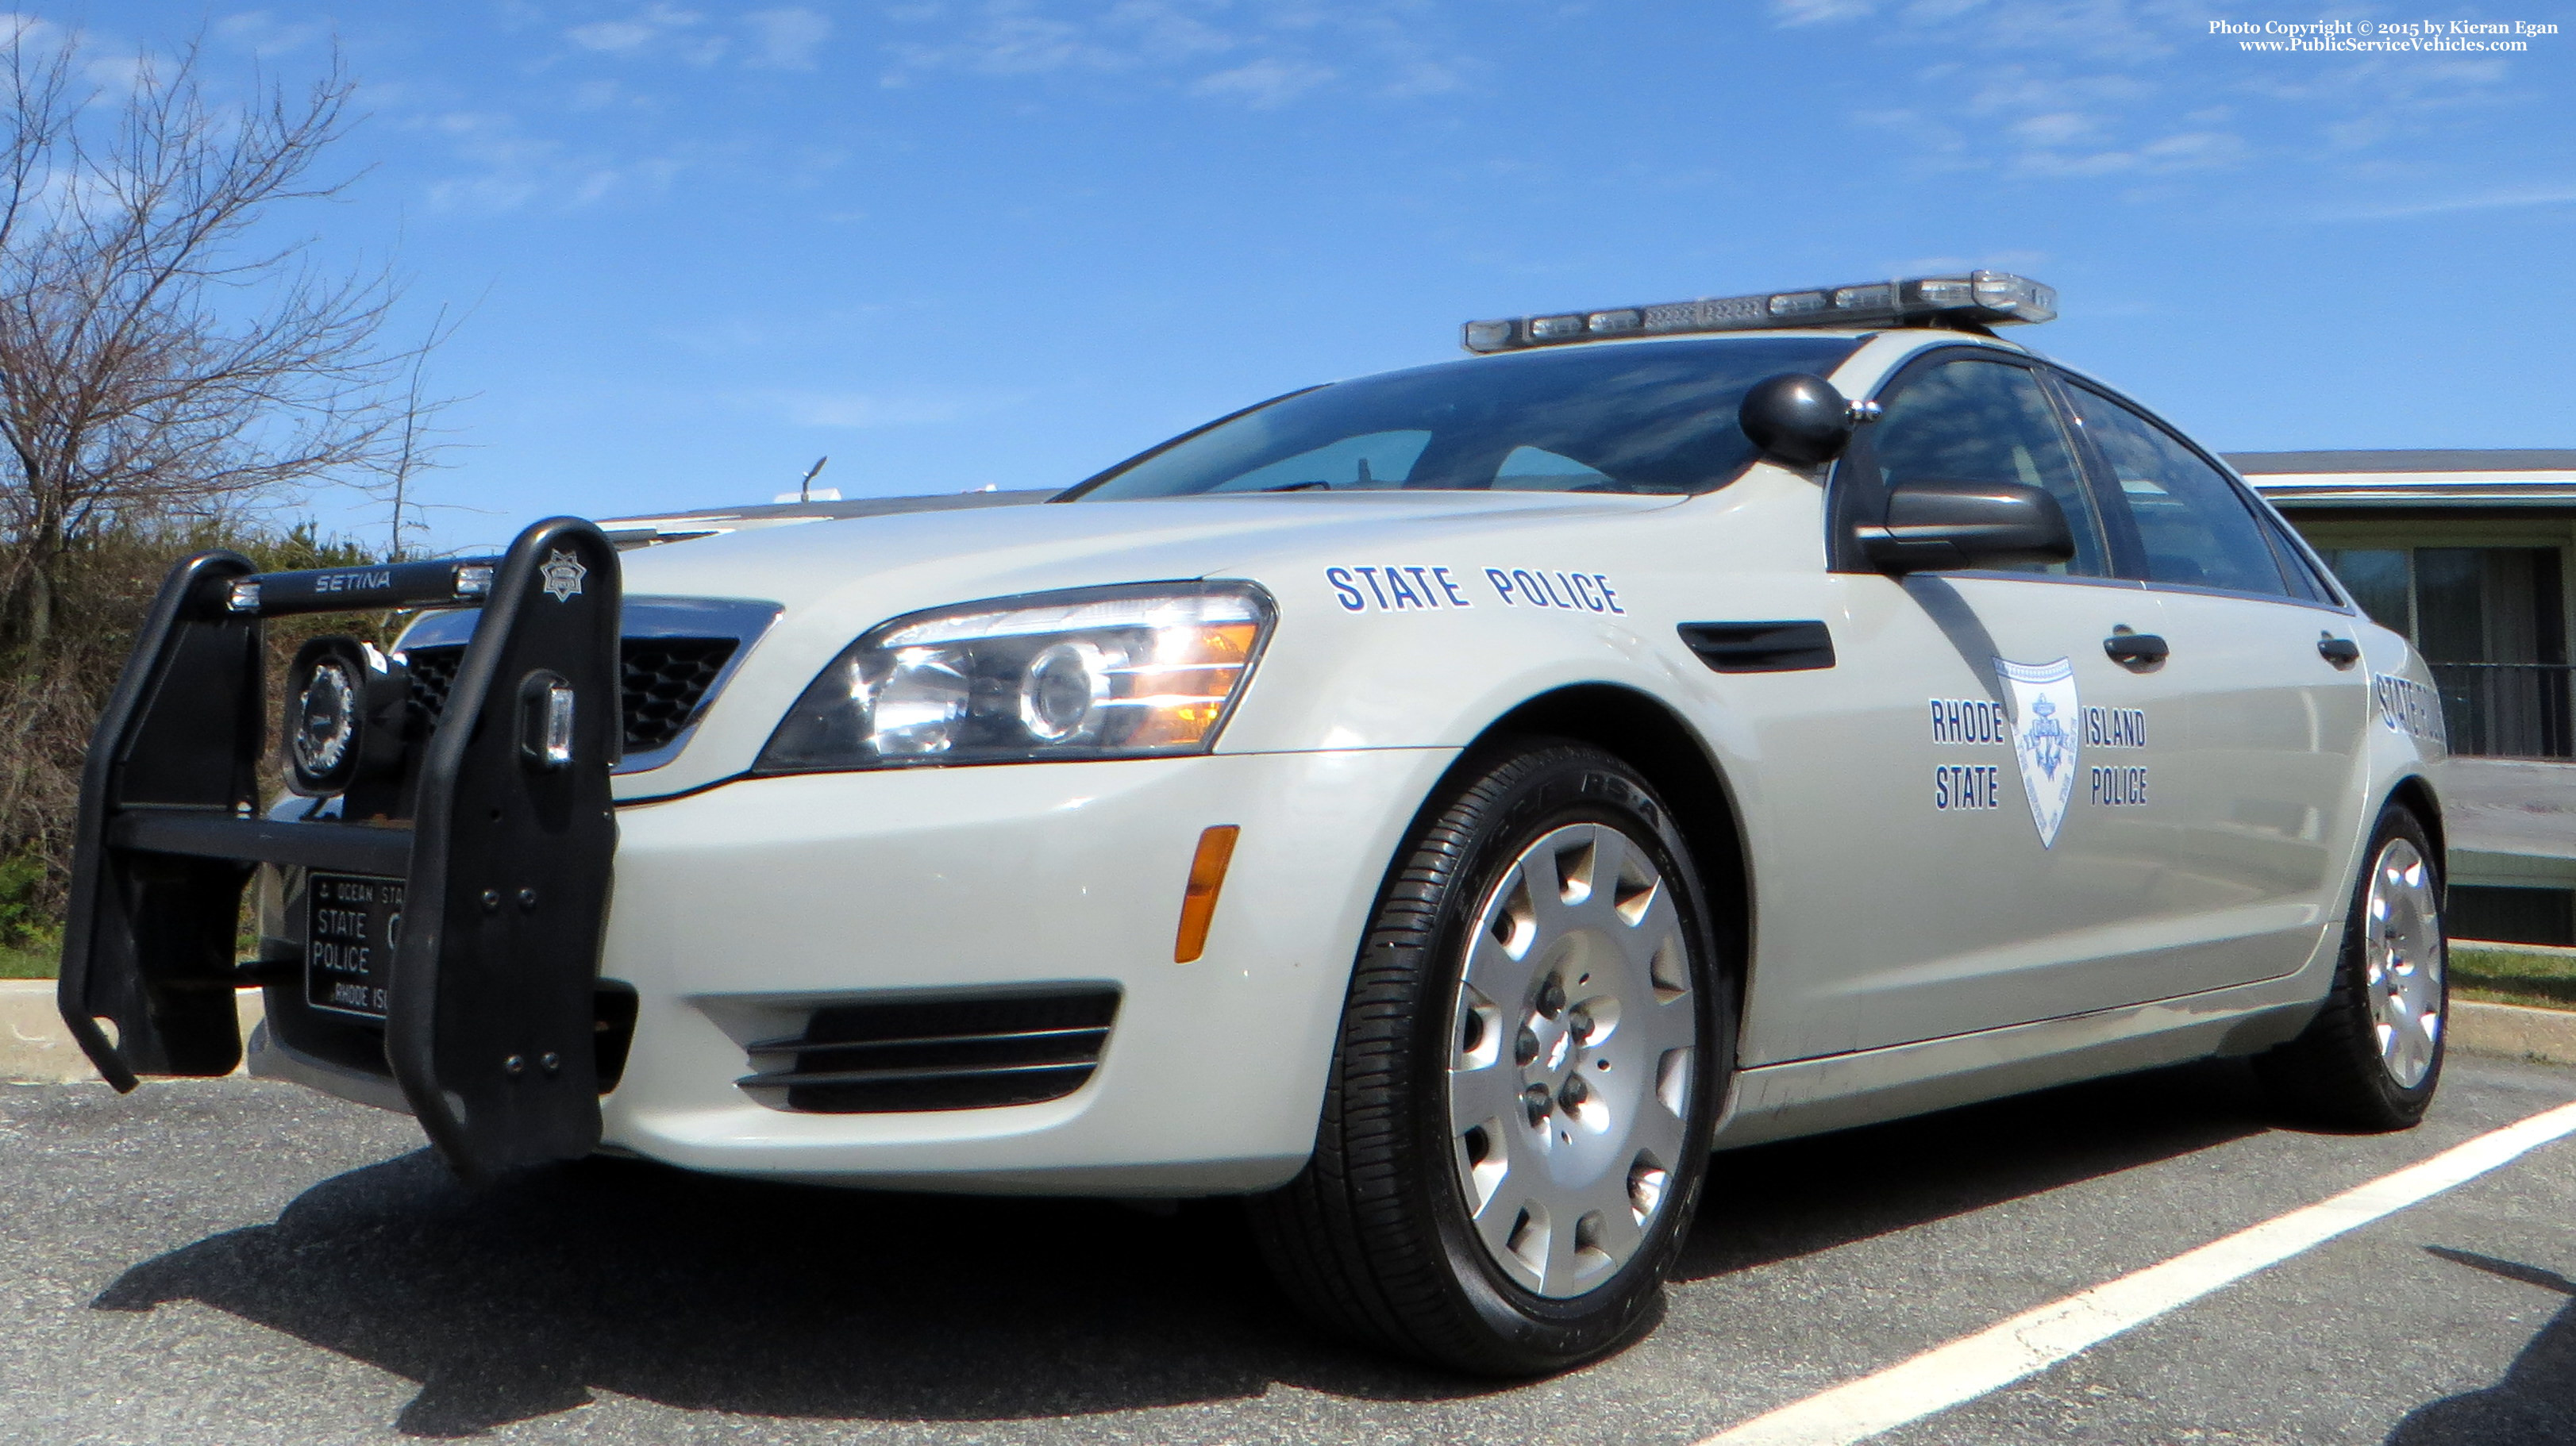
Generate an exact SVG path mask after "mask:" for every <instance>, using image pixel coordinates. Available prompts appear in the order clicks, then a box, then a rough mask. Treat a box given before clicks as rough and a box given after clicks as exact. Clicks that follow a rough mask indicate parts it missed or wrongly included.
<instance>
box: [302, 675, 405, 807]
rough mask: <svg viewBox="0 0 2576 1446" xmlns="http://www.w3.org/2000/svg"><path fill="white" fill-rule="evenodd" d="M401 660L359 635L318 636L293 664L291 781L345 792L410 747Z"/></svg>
mask: <svg viewBox="0 0 2576 1446" xmlns="http://www.w3.org/2000/svg"><path fill="white" fill-rule="evenodd" d="M409 687H410V684H409V680H408V679H406V678H405V677H403V676H402V670H401V667H400V665H399V664H397V663H394V662H393V661H392V660H390V659H388V658H386V657H385V655H384V654H382V653H379V652H377V651H376V650H375V649H373V648H370V647H368V646H367V645H366V644H364V643H362V642H359V641H358V640H357V639H356V638H349V637H327V638H315V639H313V640H312V641H310V642H308V643H306V644H305V645H304V646H303V647H301V648H298V649H296V650H295V661H294V662H293V663H292V664H291V665H289V666H288V668H287V670H286V786H287V787H289V788H291V789H293V790H295V791H296V792H297V793H300V794H303V795H305V796H306V797H308V798H327V797H329V796H331V795H332V794H336V793H345V792H347V791H348V789H349V785H350V784H352V783H355V782H356V781H357V780H358V779H359V778H360V777H362V776H364V775H365V774H367V773H369V772H370V771H378V770H381V769H382V768H383V767H384V766H385V764H386V763H387V762H388V761H389V760H390V761H393V762H397V763H398V762H399V761H400V758H401V753H402V722H403V719H402V712H401V706H400V705H401V703H402V700H403V697H404V695H405V694H406V693H408V691H409Z"/></svg>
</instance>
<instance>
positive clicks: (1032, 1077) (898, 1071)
mask: <svg viewBox="0 0 2576 1446" xmlns="http://www.w3.org/2000/svg"><path fill="white" fill-rule="evenodd" d="M1117 1014H1118V991H1116V990H1114V989H1085V990H1071V991H1064V990H1060V991H1056V992H1052V993H1047V994H1024V995H1019V996H1016V997H1010V998H1000V999H995V998H981V999H938V1000H916V1001H906V1002H903V1003H887V1004H834V1005H829V1006H826V1007H824V1008H822V1009H817V1010H815V1011H814V1014H813V1017H812V1018H810V1019H808V1020H807V1021H806V1023H805V1032H804V1033H803V1034H800V1035H797V1036H795V1037H793V1038H788V1039H767V1040H762V1041H760V1042H759V1043H757V1044H754V1045H751V1046H750V1047H749V1049H748V1050H747V1051H746V1052H747V1053H748V1054H749V1055H750V1056H751V1064H752V1068H753V1069H755V1070H758V1071H760V1072H759V1073H757V1074H753V1075H749V1076H746V1077H744V1078H742V1079H739V1080H736V1081H734V1083H736V1084H738V1085H740V1086H741V1087H742V1088H743V1089H745V1090H748V1091H750V1092H751V1094H752V1097H753V1098H755V1099H758V1100H760V1101H761V1102H762V1103H764V1104H769V1105H782V1104H783V1105H784V1106H785V1108H787V1109H791V1110H801V1111H805V1112H807V1113H811V1114H825V1115H877V1114H897V1113H906V1112H911V1111H917V1110H980V1109H991V1108H993V1107H995V1106H999V1105H1026V1104H1035V1103H1037V1102H1038V1101H1040V1100H1053V1099H1062V1098H1063V1097H1064V1096H1066V1095H1069V1094H1071V1093H1073V1092H1074V1091H1075V1090H1078V1089H1080V1088H1082V1084H1083V1081H1085V1080H1087V1079H1089V1078H1091V1072H1092V1070H1093V1069H1095V1068H1097V1067H1098V1065H1099V1063H1100V1050H1101V1046H1102V1045H1104V1044H1106V1043H1107V1042H1108V1039H1109V1025H1110V1021H1111V1020H1113V1019H1115V1018H1116V1017H1117ZM782 1097H783V1098H782Z"/></svg>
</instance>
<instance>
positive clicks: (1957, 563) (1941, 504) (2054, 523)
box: [1857, 477, 2075, 574]
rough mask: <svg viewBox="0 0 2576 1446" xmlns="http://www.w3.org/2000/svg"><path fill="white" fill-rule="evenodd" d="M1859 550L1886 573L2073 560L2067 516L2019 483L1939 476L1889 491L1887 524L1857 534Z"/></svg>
mask: <svg viewBox="0 0 2576 1446" xmlns="http://www.w3.org/2000/svg"><path fill="white" fill-rule="evenodd" d="M1857 531H1858V533H1859V537H1860V545H1861V551H1862V552H1864V553H1865V554H1867V555H1868V557H1869V560H1870V561H1871V562H1873V563H1876V564H1877V565H1878V567H1879V569H1880V570H1881V571H1883V572H1889V573H1898V574H1902V573H1909V572H1938V571H1941V570H1943V569H1947V568H1956V567H1993V566H1999V565H2011V564H2016V563H2032V562H2039V563H2048V562H2064V561H2066V560H2067V559H2069V558H2071V557H2073V556H2075V533H2074V531H2073V530H2072V529H2070V528H2069V527H2068V526H2067V525H2066V511H2065V509H2064V508H2061V507H2059V506H2058V505H2057V499H2056V498H2055V497H2052V496H2050V495H2049V494H2048V493H2047V491H2046V490H2044V489H2042V488H2038V487H2033V486H2030V485H2029V484H2027V483H2022V482H1969V481H1962V480H1960V479H1957V478H1951V477H1939V478H1930V479H1925V480H1921V481H1906V482H1899V483H1897V484H1896V485H1895V486H1893V487H1891V488H1889V489H1888V493H1887V521H1886V523H1885V524H1884V525H1881V526H1868V525H1864V526H1862V527H1860V528H1859V529H1857Z"/></svg>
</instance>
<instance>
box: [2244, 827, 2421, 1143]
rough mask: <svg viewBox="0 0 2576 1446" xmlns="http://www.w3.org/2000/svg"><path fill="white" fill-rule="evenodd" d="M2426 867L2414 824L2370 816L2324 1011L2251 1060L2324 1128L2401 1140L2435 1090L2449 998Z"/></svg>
mask: <svg viewBox="0 0 2576 1446" xmlns="http://www.w3.org/2000/svg"><path fill="white" fill-rule="evenodd" d="M2435 857H2436V856H2435V854H2434V851H2433V844H2432V840H2431V838H2430V837H2429V836H2427V834H2426V833H2425V830H2424V825H2423V824H2422V823H2421V822H2420V821H2418V820H2417V819H2416V817H2415V815H2414V814H2412V813H2409V812H2407V811H2406V810H2405V809H2404V808H2401V807H2397V806H2394V805H2392V806H2390V808H2389V809H2388V811H2387V812H2386V813H2384V814H2382V815H2381V816H2380V820H2379V827H2378V828H2377V829H2376V830H2374V831H2373V832H2372V834H2371V840H2370V849H2369V852H2368V853H2367V854H2365V855H2364V858H2365V859H2366V861H2367V864H2366V867H2365V868H2364V870H2363V872H2362V876H2361V878H2360V879H2359V880H2358V881H2357V882H2356V883H2355V885H2354V888H2353V900H2352V911H2351V915H2350V917H2349V919H2348V921H2347V922H2346V924H2345V926H2344V941H2343V957H2342V959H2341V960H2340V961H2339V963H2338V965H2337V967H2336V970H2335V979H2334V986H2333V988H2332V989H2331V990H2330V991H2329V992H2328V993H2327V995H2326V1002H2325V1006H2324V1008H2322V1009H2320V1010H2319V1011H2318V1013H2317V1017H2316V1019H2315V1020H2314V1021H2313V1022H2311V1023H2310V1024H2309V1025H2308V1027H2307V1030H2306V1032H2304V1033H2302V1034H2301V1035H2300V1036H2299V1037H2298V1038H2297V1039H2294V1040H2292V1041H2290V1042H2289V1043H2288V1044H2285V1045H2282V1046H2280V1047H2279V1048H2276V1049H2274V1050H2272V1051H2271V1052H2269V1053H2267V1054H2264V1055H2262V1056H2260V1057H2258V1058H2257V1059H2256V1060H2255V1067H2256V1069H2257V1070H2258V1071H2259V1072H2260V1073H2261V1074H2262V1077H2263V1080H2264V1082H2265V1083H2266V1084H2267V1085H2269V1086H2270V1087H2271V1088H2272V1090H2273V1091H2274V1092H2275V1093H2276V1094H2278V1095H2279V1096H2281V1097H2282V1099H2283V1100H2284V1101H2285V1102H2286V1103H2288V1104H2290V1105H2292V1106H2293V1107H2294V1108H2296V1109H2298V1110H2300V1111H2302V1112H2303V1113H2306V1114H2308V1115H2310V1116H2312V1117H2314V1118H2316V1119H2318V1120H2320V1121H2322V1122H2324V1123H2328V1124H2333V1125H2339V1126H2343V1127H2346V1128H2351V1129H2362V1130H2402V1129H2407V1128H2410V1127H2412V1126H2413V1125H2414V1124H2415V1123H2416V1122H2417V1121H2419V1120H2421V1119H2423V1118H2424V1111H2425V1109H2426V1107H2428V1106H2430V1105H2431V1104H2432V1102H2433V1091H2434V1089H2435V1087H2436V1086H2438V1085H2439V1084H2440V1083H2441V1078H2442V1055H2443V1046H2444V1037H2443V1036H2444V1033H2445V1025H2446V1024H2447V1023H2448V1022H2449V1018H2450V987H2449V979H2448V971H2447V969H2446V968H2445V964H2446V962H2447V961H2446V958H2445V954H2444V942H2443V935H2442V878H2441V870H2440V866H2439V865H2438V864H2437V863H2436V862H2435Z"/></svg>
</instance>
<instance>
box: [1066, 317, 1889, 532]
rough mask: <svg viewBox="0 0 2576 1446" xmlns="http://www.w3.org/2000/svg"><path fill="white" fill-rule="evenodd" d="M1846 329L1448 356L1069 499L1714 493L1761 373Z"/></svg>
mask: <svg viewBox="0 0 2576 1446" xmlns="http://www.w3.org/2000/svg"><path fill="white" fill-rule="evenodd" d="M1859 345H1860V341H1859V339H1858V338H1853V337H1838V336H1793V337H1714V338H1710V339H1708V340H1705V341H1668V342H1657V343H1654V344H1652V345H1645V346H1607V347H1569V348H1567V349H1565V350H1563V351H1552V352H1530V353H1524V354H1521V355H1517V356H1508V357H1493V358H1483V359H1479V360H1475V361H1455V362H1443V363H1441V364H1439V365H1437V366H1427V367H1416V368H1414V369H1413V370H1411V371H1401V372H1388V373H1385V374H1384V375H1381V376H1373V377H1362V378H1360V379H1359V380H1357V381H1348V382H1335V383H1333V384H1332V385H1330V386H1323V387H1315V388H1313V389H1311V390H1308V391H1302V392H1294V393H1291V394H1290V395H1288V396H1285V397H1281V398H1280V399H1278V400H1277V401H1274V402H1269V403H1266V404H1264V405H1262V406H1259V407H1255V408H1253V409H1252V410H1250V411H1248V412H1243V413H1240V414H1238V415H1236V416H1233V417H1230V418H1227V419H1226V420H1224V421H1221V422H1217V423H1215V424H1213V425H1211V426H1209V427H1207V428H1205V429H1203V430H1201V431H1198V432H1194V433H1190V434H1188V435H1186V436H1183V437H1180V438H1178V439H1177V440H1174V441H1171V442H1166V443H1164V444H1163V445H1162V446H1161V447H1158V448H1156V449H1155V450H1153V451H1151V452H1147V453H1146V454H1144V455H1143V456H1141V457H1137V458H1135V459H1133V460H1130V461H1127V462H1124V463H1121V464H1119V465H1118V466H1116V467H1114V468H1111V469H1110V470H1109V471H1107V472H1104V473H1102V474H1101V475H1100V476H1098V477H1095V478H1093V479H1092V480H1091V481H1089V482H1086V483H1084V484H1082V485H1081V486H1080V487H1077V488H1075V489H1073V490H1072V491H1071V492H1068V493H1067V494H1065V495H1064V496H1063V497H1062V498H1059V499H1058V500H1059V501H1067V502H1070V501H1075V500H1081V501H1086V502H1100V501H1109V500H1112V499H1124V498H1132V497H1186V496H1194V495H1198V494H1202V493H1213V492H1308V491H1314V492H1321V491H1335V492H1346V491H1372V490H1389V489H1395V488H1406V489H1416V490H1419V489H1443V490H1449V491H1477V492H1482V491H1493V490H1498V489H1499V490H1507V491H1515V492H1643V493H1658V494H1678V493H1688V492H1706V491H1708V490H1710V489H1711V488H1715V487H1722V486H1724V485H1725V484H1726V483H1728V482H1730V481H1733V480H1734V478H1735V475H1736V474H1737V473H1738V472H1741V471H1742V470H1744V465H1745V464H1746V463H1747V462H1750V461H1751V460H1753V454H1754V447H1753V444H1752V443H1751V442H1749V441H1747V440H1746V439H1745V436H1744V432H1743V429H1742V428H1740V427H1738V426H1737V425H1736V421H1735V410H1736V407H1737V406H1738V404H1740V403H1741V402H1742V401H1743V400H1744V393H1745V392H1746V391H1747V390H1748V389H1749V388H1751V387H1752V385H1753V384H1754V383H1755V382H1758V381H1761V380H1762V379H1763V378H1765V377H1771V376H1777V375H1778V374H1780V373H1782V372H1814V373H1817V374H1819V375H1822V374H1824V373H1828V372H1831V371H1832V370H1833V369H1834V368H1835V367H1837V366H1839V365H1841V364H1842V360H1843V358H1845V357H1847V356H1849V355H1851V353H1852V351H1853V350H1854V349H1855V348H1857V347H1858V346H1859Z"/></svg>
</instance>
